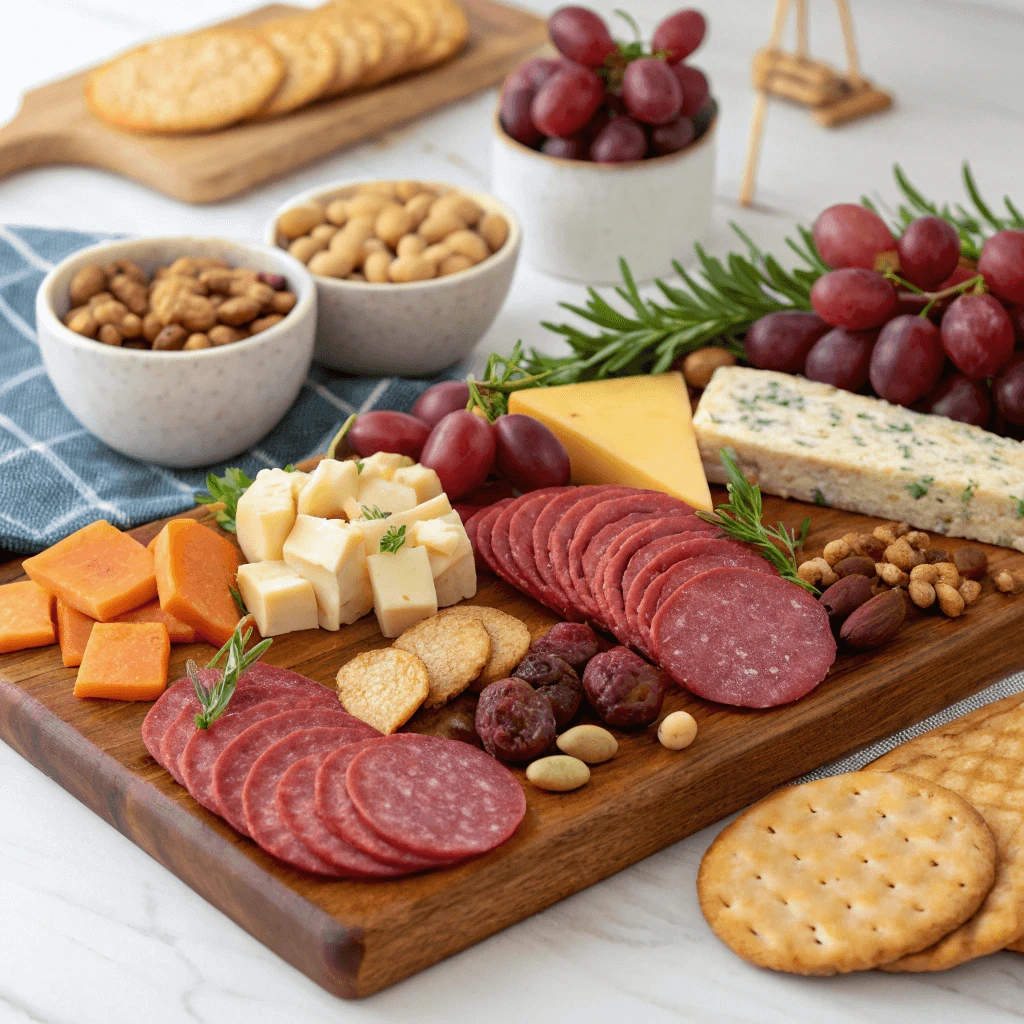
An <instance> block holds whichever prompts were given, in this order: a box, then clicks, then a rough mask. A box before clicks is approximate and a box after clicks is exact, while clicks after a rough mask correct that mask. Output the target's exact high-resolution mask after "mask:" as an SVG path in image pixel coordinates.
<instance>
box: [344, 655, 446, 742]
mask: <svg viewBox="0 0 1024 1024" xmlns="http://www.w3.org/2000/svg"><path fill="white" fill-rule="evenodd" d="M337 687H338V700H339V701H341V706H342V707H343V708H344V709H345V710H346V711H347V712H348V713H349V714H350V715H354V716H355V717H356V718H358V719H359V720H360V721H362V722H365V723H366V724H367V725H372V726H373V727H374V729H376V730H377V731H378V732H382V733H384V734H385V735H390V734H391V733H393V732H394V731H395V730H396V729H397V728H399V727H400V726H402V725H405V723H406V722H408V721H409V719H410V718H412V716H413V715H414V714H415V713H416V711H417V709H418V708H419V706H420V705H421V704H422V703H423V701H424V699H425V698H426V696H427V690H428V681H427V667H426V665H424V664H423V662H422V661H420V659H419V658H417V657H416V655H414V654H410V653H409V652H408V651H402V650H397V649H396V648H394V647H386V648H384V649H383V650H380V651H365V652H364V653H363V654H357V655H356V656H355V657H354V658H353V659H352V660H351V661H350V662H348V663H346V664H345V665H342V666H341V668H340V669H339V670H338V677H337Z"/></svg>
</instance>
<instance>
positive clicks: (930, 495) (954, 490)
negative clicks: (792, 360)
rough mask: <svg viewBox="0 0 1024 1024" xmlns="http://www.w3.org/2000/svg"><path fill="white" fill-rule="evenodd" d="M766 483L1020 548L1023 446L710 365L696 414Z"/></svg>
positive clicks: (865, 400)
mask: <svg viewBox="0 0 1024 1024" xmlns="http://www.w3.org/2000/svg"><path fill="white" fill-rule="evenodd" d="M693 425H694V428H695V430H696V432H697V442H698V445H699V446H700V454H701V459H702V461H703V463H704V468H705V471H706V473H707V475H708V479H710V480H714V481H717V482H723V481H724V472H723V470H722V466H721V462H720V459H719V449H721V448H731V449H733V450H734V451H735V453H736V458H737V461H738V464H739V467H740V469H741V470H742V471H743V472H744V474H745V475H746V476H747V477H748V479H750V480H751V481H753V482H755V483H757V484H758V486H759V487H760V488H761V490H762V491H765V492H767V493H769V494H777V495H780V496H781V497H783V498H796V499H798V500H800V501H808V502H815V503H816V504H819V505H828V506H830V507H832V508H839V509H846V510H848V511H851V512H862V513H865V514H866V515H872V516H880V517H883V518H885V519H892V520H899V521H905V522H908V523H910V524H911V525H912V526H914V527H916V528H918V529H920V530H928V531H930V532H933V533H939V534H944V535H946V536H950V537H966V538H969V539H971V540H978V541H982V542H983V543H988V544H998V545H1000V546H1002V547H1012V548H1016V549H1017V550H1018V551H1024V447H1022V446H1021V443H1020V442H1019V441H1015V440H1013V439H1012V438H1007V437H999V436H998V435H996V434H991V433H989V432H988V431H986V430H982V429H981V428H980V427H974V426H971V425H969V424H966V423H958V422H956V421H955V420H950V419H946V417H944V416H932V415H928V414H925V413H918V412H913V411H912V410H910V409H904V408H903V407H902V406H898V405H890V404H889V403H888V402H883V401H882V400H881V399H878V398H869V397H866V396H864V395H854V394H851V393H850V392H848V391H841V390H839V389H837V388H834V387H831V386H829V385H827V384H819V383H816V382H814V381H809V380H804V379H803V378H801V377H793V376H790V375H789V374H785V373H775V372H773V371H771V370H753V369H750V368H748V367H742V366H727V367H721V368H720V369H718V370H716V371H715V375H714V377H712V379H711V383H710V384H709V385H708V387H707V389H706V390H705V392H704V394H703V396H702V397H701V400H700V405H699V406H698V408H697V413H696V415H695V416H694V420H693Z"/></svg>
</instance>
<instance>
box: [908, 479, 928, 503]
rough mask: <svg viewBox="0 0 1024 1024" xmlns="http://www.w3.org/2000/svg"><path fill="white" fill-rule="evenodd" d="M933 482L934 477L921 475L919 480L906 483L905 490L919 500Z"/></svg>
mask: <svg viewBox="0 0 1024 1024" xmlns="http://www.w3.org/2000/svg"><path fill="white" fill-rule="evenodd" d="M933 483H935V477H933V476H923V477H921V479H920V480H917V481H915V482H914V483H912V484H907V486H906V490H907V491H908V492H909V494H910V496H911V497H912V498H913V499H914V500H915V501H919V500H920V499H921V498H923V497H924V496H925V495H926V494H927V493H928V487H929V486H930V485H931V484H933Z"/></svg>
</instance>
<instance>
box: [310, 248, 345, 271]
mask: <svg viewBox="0 0 1024 1024" xmlns="http://www.w3.org/2000/svg"><path fill="white" fill-rule="evenodd" d="M355 265H356V261H355V258H354V257H353V256H352V255H351V254H350V253H343V252H338V251H332V250H328V251H327V252H318V253H317V254H316V255H315V256H314V257H313V258H312V259H311V260H310V261H309V269H310V270H311V271H312V272H313V273H314V274H320V275H321V276H322V277H345V276H346V275H348V274H351V273H352V269H353V268H354V267H355Z"/></svg>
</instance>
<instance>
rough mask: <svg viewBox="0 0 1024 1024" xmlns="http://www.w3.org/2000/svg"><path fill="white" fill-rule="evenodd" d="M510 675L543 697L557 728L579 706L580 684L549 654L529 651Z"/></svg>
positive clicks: (568, 667)
mask: <svg viewBox="0 0 1024 1024" xmlns="http://www.w3.org/2000/svg"><path fill="white" fill-rule="evenodd" d="M513 675H514V676H515V677H516V678H518V679H523V680H525V681H526V682H527V683H529V684H530V686H532V687H533V688H534V689H535V690H536V692H537V693H539V694H542V695H543V696H544V697H546V698H547V699H548V701H549V703H550V704H551V710H552V712H553V713H554V716H555V724H556V725H557V726H558V728H559V729H561V728H562V727H563V726H565V725H567V724H568V723H569V722H570V721H571V720H572V717H573V715H575V714H576V712H577V711H578V710H579V707H580V704H582V703H583V684H582V683H581V682H580V677H579V676H578V675H577V674H576V672H575V670H574V669H573V667H572V665H570V664H569V663H568V662H567V661H565V660H564V659H563V658H560V657H559V656H558V655H557V654H553V653H551V652H549V651H538V650H536V648H534V649H533V650H531V651H530V653H529V654H527V655H526V657H525V658H523V660H522V661H521V662H520V663H519V667H518V668H517V669H516V670H515V672H514V673H513Z"/></svg>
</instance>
